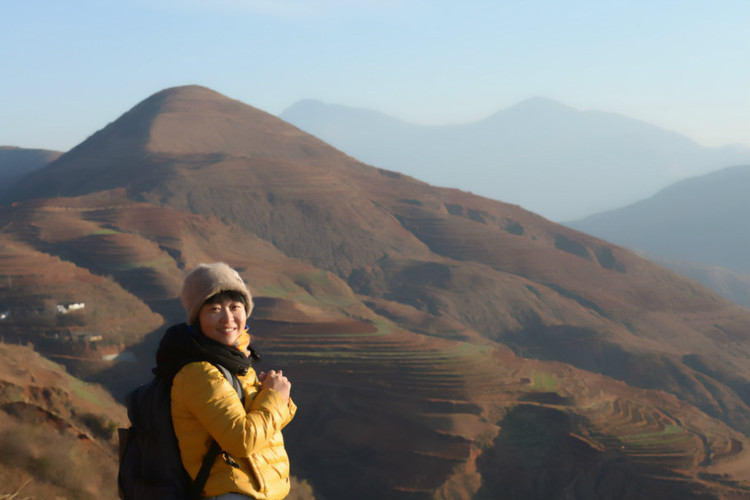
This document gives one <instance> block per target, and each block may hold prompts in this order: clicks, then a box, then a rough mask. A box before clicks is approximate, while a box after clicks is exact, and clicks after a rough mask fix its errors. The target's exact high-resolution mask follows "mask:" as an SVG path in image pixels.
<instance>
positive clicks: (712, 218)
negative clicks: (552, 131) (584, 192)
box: [566, 165, 750, 307]
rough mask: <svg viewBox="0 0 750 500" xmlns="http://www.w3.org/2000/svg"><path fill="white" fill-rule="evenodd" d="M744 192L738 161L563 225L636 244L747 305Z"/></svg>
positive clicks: (748, 205) (745, 173)
mask: <svg viewBox="0 0 750 500" xmlns="http://www.w3.org/2000/svg"><path fill="white" fill-rule="evenodd" d="M749 193H750V165H738V166H734V167H728V168H724V169H721V170H719V171H716V172H712V173H710V174H705V175H701V176H695V177H691V178H688V179H684V180H682V181H679V182H676V183H675V184H673V185H671V186H669V187H667V188H664V189H663V190H661V191H660V192H658V193H657V194H655V195H654V196H652V197H650V198H648V199H645V200H640V201H638V202H637V203H633V204H632V205H629V206H626V207H623V208H620V209H617V210H611V211H607V212H603V213H599V214H595V215H591V216H589V217H586V218H584V219H581V220H577V221H570V222H567V223H566V225H567V226H569V227H572V228H575V229H578V230H579V231H583V232H586V233H588V234H591V235H594V236H596V237H598V238H602V239H605V240H607V241H611V242H612V243H616V244H618V245H622V246H625V247H628V248H633V249H638V250H640V251H642V252H644V253H645V254H647V255H648V256H649V258H652V259H654V260H655V261H656V262H658V263H660V264H661V265H663V266H665V267H667V268H670V269H672V270H674V271H677V272H679V273H681V274H684V275H685V276H688V277H691V278H693V279H695V280H697V281H699V282H701V283H703V284H704V285H706V286H708V287H710V288H712V289H714V290H716V291H717V292H719V293H721V294H722V295H724V296H726V297H729V298H731V299H732V300H734V301H735V302H737V303H738V304H741V305H743V306H745V307H750V194H749ZM690 263H693V264H694V265H691V264H690ZM733 273H734V275H733Z"/></svg>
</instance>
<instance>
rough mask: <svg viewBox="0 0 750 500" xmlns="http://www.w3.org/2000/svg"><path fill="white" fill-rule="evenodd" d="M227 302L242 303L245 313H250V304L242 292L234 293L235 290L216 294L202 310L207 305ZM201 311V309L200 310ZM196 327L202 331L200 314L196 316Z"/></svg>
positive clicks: (207, 300)
mask: <svg viewBox="0 0 750 500" xmlns="http://www.w3.org/2000/svg"><path fill="white" fill-rule="evenodd" d="M225 300H229V301H231V302H242V304H243V305H244V306H245V312H247V311H248V309H249V307H250V304H248V303H247V300H246V299H245V296H244V295H243V294H241V293H240V292H237V291H234V290H222V291H220V292H218V293H215V294H213V295H211V296H210V297H209V298H207V299H206V300H205V301H204V302H203V305H202V306H201V309H202V308H203V306H205V305H206V304H220V303H222V302H224V301H225ZM199 311H200V309H199ZM193 325H194V326H197V327H198V328H199V329H200V314H199V315H198V316H196V318H195V322H194V323H193Z"/></svg>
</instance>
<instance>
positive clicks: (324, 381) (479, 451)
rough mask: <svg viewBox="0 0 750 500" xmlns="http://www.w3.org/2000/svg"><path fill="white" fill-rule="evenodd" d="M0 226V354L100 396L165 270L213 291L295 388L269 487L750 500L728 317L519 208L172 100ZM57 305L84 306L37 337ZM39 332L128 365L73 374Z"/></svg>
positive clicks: (169, 93)
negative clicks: (281, 465)
mask: <svg viewBox="0 0 750 500" xmlns="http://www.w3.org/2000/svg"><path fill="white" fill-rule="evenodd" d="M11 202H13V203H12V204H11ZM4 203H6V204H5V205H4V206H0V228H1V230H0V262H2V263H3V267H2V271H1V273H2V274H0V303H7V302H8V301H13V302H14V305H15V307H16V308H15V309H13V311H12V314H11V322H8V320H5V322H3V323H2V325H1V326H2V328H3V332H4V335H5V338H9V339H10V338H12V339H14V340H19V341H29V340H33V342H34V345H35V346H36V347H37V348H38V349H40V350H44V351H45V352H47V353H48V354H50V355H58V356H59V355H60V354H61V352H60V351H55V349H63V348H64V349H65V350H64V352H62V354H64V356H61V357H60V359H62V360H64V362H65V363H66V365H67V366H68V367H69V369H70V370H71V371H74V372H75V373H79V374H81V376H85V377H86V379H87V380H90V381H100V382H102V383H104V384H106V385H107V386H108V387H110V388H112V389H113V390H114V391H115V393H116V394H118V395H121V394H122V391H124V389H125V387H127V386H128V385H129V384H135V383H136V382H139V381H142V380H143V378H144V377H147V376H148V374H149V368H150V367H151V363H152V359H153V358H152V356H153V348H154V346H155V343H156V342H157V341H158V338H159V335H160V333H161V331H162V329H163V325H162V326H158V325H156V323H158V321H155V317H161V318H164V322H166V323H171V322H174V321H181V320H182V319H183V314H184V313H182V312H181V311H180V306H179V300H178V299H177V295H178V293H179V286H180V282H181V279H182V276H183V274H184V272H185V271H186V270H187V269H189V268H191V267H192V266H194V265H196V264H197V263H198V262H202V261H207V260H225V261H227V262H228V263H230V264H231V265H233V266H234V267H236V268H238V269H239V270H240V272H241V273H242V275H243V276H244V277H245V278H246V279H247V281H248V283H249V284H250V286H251V288H252V292H253V296H254V297H255V298H256V308H255V310H254V313H253V320H252V323H251V325H250V329H251V332H252V336H253V339H254V342H255V344H256V347H258V349H259V351H260V352H261V354H262V356H263V360H262V363H265V364H262V365H260V366H259V369H270V368H276V367H283V368H284V371H285V373H286V374H288V375H289V376H290V378H291V380H292V381H293V384H294V389H293V394H294V397H295V399H296V400H297V402H298V405H299V407H300V412H299V414H298V417H297V418H295V421H294V422H293V424H292V425H290V427H289V428H288V434H287V436H288V446H289V451H290V456H291V457H292V463H293V467H294V468H293V473H295V474H299V475H300V476H301V477H304V478H305V479H307V480H309V481H310V482H311V484H312V485H313V487H314V489H315V490H316V491H317V492H320V495H321V496H322V497H324V498H327V499H329V500H336V499H343V498H361V499H363V500H367V499H375V498H394V499H404V500H406V499H409V500H423V499H424V500H428V499H432V498H435V497H444V498H457V499H459V498H461V499H469V498H498V497H501V496H502V497H504V498H511V499H519V500H520V499H524V500H525V499H528V498H563V496H562V495H563V494H564V495H567V496H571V495H572V496H575V497H576V498H577V499H579V500H589V499H591V500H593V499H595V498H612V499H635V498H665V499H673V498H674V499H677V498H680V499H698V498H701V499H705V498H716V499H718V498H727V499H728V498H730V497H731V495H734V498H750V470H748V469H747V467H744V463H745V461H746V457H747V453H748V450H750V439H748V437H747V434H748V433H750V363H748V360H749V359H750V331H749V330H748V325H750V312H749V311H747V310H745V309H743V308H741V307H739V306H737V305H735V304H733V303H731V302H729V301H727V300H725V299H723V298H721V297H719V296H718V295H716V294H714V293H712V292H711V291H710V290H708V289H706V288H703V287H701V286H699V285H697V284H695V283H694V282H693V281H690V280H688V279H685V278H683V277H681V276H679V275H677V274H675V273H673V272H670V271H668V270H665V269H663V268H661V267H659V266H657V265H655V264H653V263H652V262H649V261H647V260H645V259H642V258H640V257H639V256H637V255H635V254H634V253H632V252H629V251H627V250H625V249H624V248H621V247H618V246H615V245H613V244H610V243H607V242H605V241H602V240H600V239H597V238H595V237H593V236H589V235H587V234H584V233H581V232H578V231H576V230H573V229H571V228H567V227H564V226H562V225H559V224H555V223H552V222H550V221H549V220H547V219H545V218H543V217H541V216H539V215H536V214H534V213H531V212H528V211H526V210H524V209H522V208H520V207H518V206H515V205H509V204H507V203H503V202H500V201H496V200H492V199H488V198H486V197H481V196H477V195H472V194H470V193H466V192H462V191H459V190H457V189H447V188H437V187H434V186H431V185H429V184H426V183H425V182H422V181H419V180H416V179H414V178H411V177H408V176H406V175H403V174H401V173H398V172H394V171H391V170H384V169H380V168H375V167H371V166H368V165H365V164H363V163H361V162H359V161H357V160H355V159H353V158H352V157H350V156H347V155H345V154H343V153H341V152H340V151H338V150H336V149H334V147H332V146H330V145H328V144H326V143H324V142H323V141H321V140H319V139H317V138H315V137H313V136H311V135H309V134H307V133H305V132H302V131H301V130H299V129H298V128H296V127H294V126H292V125H290V124H288V123H286V122H284V121H282V120H280V119H278V118H276V117H274V116H271V115H269V114H267V113H264V112H262V111H260V110H258V109H255V108H253V107H251V106H248V105H246V104H243V103H241V102H238V101H235V100H232V99H229V98H227V97H225V96H222V95H220V94H218V93H216V92H213V91H211V90H209V89H206V88H202V87H197V86H189V87H179V88H172V89H167V90H164V91H162V92H159V93H157V94H155V95H153V96H151V97H149V98H148V99H146V100H144V101H143V102H141V103H139V104H138V105H136V106H135V107H134V108H133V109H132V110H131V111H129V112H127V113H125V114H124V115H123V116H121V117H120V118H118V119H117V120H115V121H114V122H112V123H111V124H109V125H108V126H106V127H105V128H104V129H102V130H101V131H99V132H97V133H95V134H94V135H92V136H91V137H90V138H88V139H87V140H86V141H84V142H83V143H82V144H81V145H79V146H77V147H76V148H74V149H72V150H71V151H70V152H68V153H67V154H65V155H64V156H62V157H61V158H59V159H58V160H57V161H55V162H53V163H51V164H49V165H47V166H46V167H44V168H42V169H40V170H37V171H35V172H32V173H30V174H28V175H27V176H26V177H24V179H22V180H21V181H19V182H18V183H17V185H16V189H14V190H13V193H12V194H6V196H5V198H4ZM57 300H65V301H77V300H81V301H84V302H85V303H86V304H87V307H86V309H84V310H83V311H82V312H81V315H79V316H77V317H74V318H67V317H66V318H59V317H56V316H54V314H52V315H50V314H49V313H48V312H46V311H47V309H49V308H45V307H44V304H51V305H52V307H53V308H54V304H55V303H56V301H57ZM28 304H31V306H28ZM39 304H41V305H39ZM89 305H90V307H89ZM16 309H18V311H20V313H18V314H16V312H17V310H16ZM24 311H25V313H26V316H24V315H23V314H22V313H24ZM57 322H64V323H66V324H68V327H69V328H71V329H73V330H75V331H85V330H86V329H88V328H91V329H95V330H97V331H100V332H101V333H102V334H103V336H104V339H103V341H102V344H103V345H104V346H106V347H105V348H106V349H109V350H115V351H116V350H119V349H122V347H120V343H123V344H124V345H125V346H126V347H127V348H128V349H132V350H133V352H135V353H136V354H137V355H138V356H137V359H138V361H139V364H136V365H132V364H125V363H114V362H109V363H108V362H104V361H102V360H100V359H97V360H96V361H93V359H94V356H97V355H98V354H100V351H99V350H97V348H95V347H92V346H90V345H88V344H83V343H81V344H74V345H73V344H71V343H65V342H64V341H59V340H58V339H56V338H54V336H51V335H50V332H49V328H50V325H55V323H57ZM141 323H143V324H141ZM136 342H138V344H137V345H136V344H135V343H136ZM105 348H99V349H105ZM136 367H137V368H136ZM0 382H1V381H0ZM0 445H2V442H0ZM112 453H114V451H112ZM3 470H5V469H3V465H2V462H0V473H2V471H3ZM331 471H335V473H331ZM540 478H544V481H543V488H541V489H539V488H538V485H539V484H540V483H539V479H540ZM625 485H627V487H625ZM534 492H536V493H534ZM545 492H561V493H560V495H559V496H555V495H554V494H553V495H547V494H546V493H545Z"/></svg>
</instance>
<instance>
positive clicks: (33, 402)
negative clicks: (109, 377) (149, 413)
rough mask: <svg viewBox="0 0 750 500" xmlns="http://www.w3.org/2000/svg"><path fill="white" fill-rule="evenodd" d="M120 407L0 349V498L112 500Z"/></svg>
mask: <svg viewBox="0 0 750 500" xmlns="http://www.w3.org/2000/svg"><path fill="white" fill-rule="evenodd" d="M124 418H125V414H124V411H123V407H122V406H121V405H119V404H117V403H116V402H115V401H114V400H113V399H112V397H111V396H110V395H109V394H108V393H107V392H106V391H105V390H103V389H102V388H101V387H97V386H94V385H90V384H86V383H84V382H82V381H80V380H76V379H74V378H73V377H71V376H70V375H68V374H67V373H65V370H64V369H63V368H62V367H61V366H59V365H55V364H54V363H51V362H50V361H48V360H46V359H44V358H42V357H41V356H39V355H38V354H37V353H35V352H34V351H33V350H31V349H30V348H28V347H25V346H16V345H6V344H0V497H1V498H80V499H82V500H84V499H92V500H93V499H112V500H114V499H116V498H117V490H116V488H114V487H113V486H114V485H113V483H112V477H114V476H115V475H116V474H117V468H116V467H117V448H116V437H115V432H114V431H115V429H116V426H117V425H118V424H119V423H120V422H122V420H123V419H124Z"/></svg>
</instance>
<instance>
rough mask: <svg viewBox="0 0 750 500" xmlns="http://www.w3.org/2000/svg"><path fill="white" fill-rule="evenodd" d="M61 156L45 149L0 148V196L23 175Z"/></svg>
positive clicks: (59, 153) (57, 152)
mask: <svg viewBox="0 0 750 500" xmlns="http://www.w3.org/2000/svg"><path fill="white" fill-rule="evenodd" d="M60 155H62V153H61V152H59V151H50V150H46V149H23V148H17V147H13V146H0V196H1V195H2V194H3V193H4V192H7V191H8V190H10V189H12V187H13V185H14V184H15V183H16V182H17V181H18V180H19V179H20V178H21V177H23V176H24V175H25V174H27V173H29V172H31V171H33V170H36V169H38V168H41V167H43V166H45V165H47V164H48V163H50V162H52V161H54V160H56V159H57V158H59V157H60Z"/></svg>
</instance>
